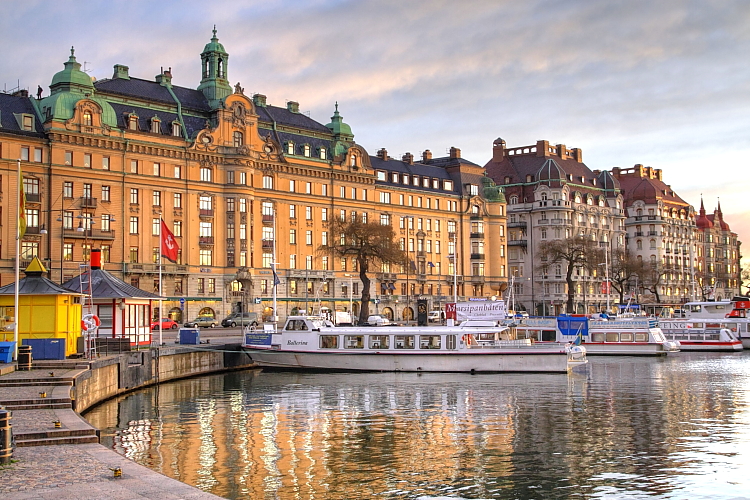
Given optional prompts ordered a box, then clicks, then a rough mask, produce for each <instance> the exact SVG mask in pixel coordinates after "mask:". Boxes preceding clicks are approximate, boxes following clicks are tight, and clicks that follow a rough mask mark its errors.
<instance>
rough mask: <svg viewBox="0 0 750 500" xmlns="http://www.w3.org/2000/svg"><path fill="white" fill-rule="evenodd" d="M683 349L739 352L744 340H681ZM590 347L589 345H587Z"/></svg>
mask: <svg viewBox="0 0 750 500" xmlns="http://www.w3.org/2000/svg"><path fill="white" fill-rule="evenodd" d="M678 342H679V343H680V350H681V351H723V352H737V351H741V350H742V349H743V347H742V342H740V341H739V340H737V341H735V342H690V341H687V340H679V341H678ZM587 349H588V347H587Z"/></svg>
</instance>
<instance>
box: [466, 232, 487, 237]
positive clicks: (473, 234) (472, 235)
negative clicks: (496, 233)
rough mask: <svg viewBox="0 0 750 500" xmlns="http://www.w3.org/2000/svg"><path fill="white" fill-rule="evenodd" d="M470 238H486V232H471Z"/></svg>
mask: <svg viewBox="0 0 750 500" xmlns="http://www.w3.org/2000/svg"><path fill="white" fill-rule="evenodd" d="M469 238H484V232H481V233H470V234H469Z"/></svg>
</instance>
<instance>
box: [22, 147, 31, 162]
mask: <svg viewBox="0 0 750 500" xmlns="http://www.w3.org/2000/svg"><path fill="white" fill-rule="evenodd" d="M21 159H22V160H23V161H29V147H28V146H22V147H21Z"/></svg>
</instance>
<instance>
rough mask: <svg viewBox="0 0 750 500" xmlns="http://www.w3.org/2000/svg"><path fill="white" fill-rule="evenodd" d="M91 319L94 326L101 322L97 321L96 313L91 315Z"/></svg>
mask: <svg viewBox="0 0 750 500" xmlns="http://www.w3.org/2000/svg"><path fill="white" fill-rule="evenodd" d="M91 320H92V321H93V322H94V323H95V324H96V326H101V324H102V322H101V321H99V316H97V315H96V314H92V315H91Z"/></svg>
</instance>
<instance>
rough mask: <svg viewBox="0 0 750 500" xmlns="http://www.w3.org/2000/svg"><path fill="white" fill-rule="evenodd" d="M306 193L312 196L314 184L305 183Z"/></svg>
mask: <svg viewBox="0 0 750 500" xmlns="http://www.w3.org/2000/svg"><path fill="white" fill-rule="evenodd" d="M305 193H306V194H312V182H306V183H305Z"/></svg>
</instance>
